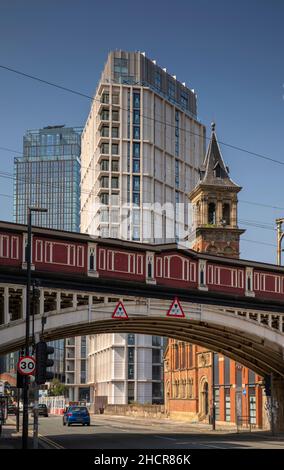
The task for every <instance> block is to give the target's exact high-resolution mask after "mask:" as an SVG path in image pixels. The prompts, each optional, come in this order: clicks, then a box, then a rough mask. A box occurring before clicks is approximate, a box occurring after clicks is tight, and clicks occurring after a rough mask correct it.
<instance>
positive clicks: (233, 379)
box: [165, 339, 268, 428]
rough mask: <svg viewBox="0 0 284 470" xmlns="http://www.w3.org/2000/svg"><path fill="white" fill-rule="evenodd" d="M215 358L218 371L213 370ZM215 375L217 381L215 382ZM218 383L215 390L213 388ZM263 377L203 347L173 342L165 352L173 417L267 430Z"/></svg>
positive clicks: (167, 405) (169, 410) (167, 391)
mask: <svg viewBox="0 0 284 470" xmlns="http://www.w3.org/2000/svg"><path fill="white" fill-rule="evenodd" d="M213 358H214V367H213ZM213 374H214V380H213ZM213 383H214V387H213ZM261 383H262V377H260V376H259V375H257V374H255V373H254V372H253V371H250V370H249V369H248V368H246V367H244V366H242V365H241V364H239V363H237V362H235V361H233V360H230V359H228V358H227V357H224V356H222V355H220V354H215V353H212V352H211V351H208V350H206V349H204V348H202V347H200V346H197V345H194V344H191V343H184V342H181V341H176V340H174V339H170V340H169V342H168V345H167V349H166V351H165V409H166V412H167V414H168V415H169V416H171V417H172V418H176V419H181V420H183V419H186V420H188V421H192V422H196V421H201V422H205V423H209V422H210V417H211V416H212V411H213V393H214V403H215V416H216V422H217V423H219V424H224V423H226V424H236V423H237V421H238V423H239V424H240V425H241V424H243V425H245V426H247V425H248V424H249V423H251V425H252V426H253V427H257V428H262V427H265V428H266V427H267V426H268V423H267V417H266V413H265V410H264V405H265V397H264V396H263V388H262V386H261Z"/></svg>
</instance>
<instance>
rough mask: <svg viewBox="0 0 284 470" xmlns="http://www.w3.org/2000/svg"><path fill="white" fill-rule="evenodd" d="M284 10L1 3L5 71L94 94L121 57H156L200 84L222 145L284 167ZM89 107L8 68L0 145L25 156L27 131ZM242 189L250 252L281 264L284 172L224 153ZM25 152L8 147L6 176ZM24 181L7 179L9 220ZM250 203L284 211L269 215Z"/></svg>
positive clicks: (244, 5)
mask: <svg viewBox="0 0 284 470" xmlns="http://www.w3.org/2000/svg"><path fill="white" fill-rule="evenodd" d="M283 19H284V3H283V2H282V1H281V0H270V1H268V0H267V1H264V0H250V1H249V2H247V1H244V0H240V1H239V2H235V1H232V0H226V1H223V0H216V1H214V2H213V1H210V0H175V2H172V1H169V0H163V1H162V0H156V1H153V0H152V1H149V0H144V1H143V2H137V1H134V0H132V1H129V0H121V1H115V0H110V2H108V3H107V4H106V3H105V2H99V1H96V0H93V1H91V0H80V1H76V0H60V1H58V0H57V1H55V0H49V1H48V2H39V1H36V0H25V1H24V2H23V1H22V0H1V3H0V65H5V66H9V67H12V68H15V69H19V70H21V71H23V72H25V73H28V74H33V75H36V76H38V77H41V78H43V79H45V80H49V81H52V82H55V83H58V84H61V85H63V86H66V87H69V88H73V89H76V90H78V91H82V92H83V93H87V94H91V95H92V94H93V93H94V91H95V88H96V83H97V81H98V79H99V76H100V73H101V70H102V68H103V65H104V63H105V60H106V57H107V54H108V52H109V51H110V50H112V49H126V50H140V51H145V52H146V54H147V56H149V57H150V58H152V59H156V60H157V63H158V64H159V65H160V66H162V67H167V70H168V72H169V73H172V74H174V75H177V78H178V79H179V80H180V81H185V82H186V83H187V85H189V86H190V87H191V88H194V89H195V91H196V92H197V94H198V115H199V118H200V119H201V121H202V122H203V123H204V124H205V125H206V126H208V132H210V128H209V126H210V122H211V121H212V120H215V121H216V131H217V135H218V138H219V140H220V141H223V142H226V143H229V144H232V145H236V146H238V147H242V148H245V149H248V150H251V151H253V152H256V153H260V154H263V155H267V156H269V157H271V158H274V159H277V160H280V161H282V162H283V163H284V155H283V118H284V100H283V95H284V88H283V83H284V59H283V50H282V46H283V44H284V41H283V40H284V28H283ZM89 107H90V102H89V101H88V100H87V99H84V98H81V97H79V96H75V95H71V94H69V93H66V92H63V91H60V90H56V89H55V88H51V87H47V86H45V85H43V84H40V83H36V82H34V81H31V80H29V79H25V78H22V77H19V76H17V75H14V74H12V73H10V72H8V71H5V70H2V69H0V147H8V148H12V149H15V150H19V151H21V150H22V137H23V134H24V133H25V131H26V129H35V128H39V127H43V126H46V125H51V124H66V125H71V126H80V125H83V124H84V121H85V119H86V117H87V115H88V111H89ZM221 149H222V152H223V157H224V159H225V161H226V163H227V164H228V165H229V167H230V171H231V176H232V178H233V179H234V180H235V181H236V182H237V183H239V184H240V185H241V186H242V187H243V190H242V192H241V194H240V197H239V199H240V204H239V218H240V219H241V220H246V221H250V222H251V223H253V224H254V223H255V221H257V222H262V223H265V224H267V229H260V228H256V227H254V226H248V225H244V224H243V223H240V225H241V226H242V227H243V228H246V229H247V232H246V233H245V235H243V238H244V241H242V244H241V256H242V257H243V258H247V259H256V260H261V261H265V262H275V259H276V248H275V246H270V245H262V244H258V243H253V242H248V241H246V240H254V241H258V242H263V243H268V244H271V245H275V241H276V233H275V231H273V228H274V220H275V218H276V217H280V216H283V217H284V201H283V176H284V166H283V165H279V164H274V163H271V162H268V161H265V160H261V159H258V158H254V157H252V156H250V155H248V154H246V153H243V152H240V151H236V150H233V149H230V148H229V147H226V146H221ZM13 157H14V154H13V153H11V152H7V151H4V150H0V172H1V171H2V172H3V171H4V172H8V173H12V172H13ZM12 193H13V182H12V180H11V179H5V178H2V177H0V194H1V195H0V219H2V220H12V210H13V207H12V206H13V203H12V199H11V198H9V197H6V196H3V195H2V194H5V195H10V196H11V195H12ZM245 201H250V202H257V203H263V204H268V205H272V206H279V207H283V210H276V209H272V208H265V207H262V206H257V205H253V204H248V203H247V202H245Z"/></svg>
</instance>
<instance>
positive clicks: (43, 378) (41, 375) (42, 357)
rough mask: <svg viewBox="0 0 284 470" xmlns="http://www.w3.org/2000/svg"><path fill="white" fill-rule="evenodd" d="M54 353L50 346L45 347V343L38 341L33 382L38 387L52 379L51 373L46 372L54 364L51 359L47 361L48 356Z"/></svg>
mask: <svg viewBox="0 0 284 470" xmlns="http://www.w3.org/2000/svg"><path fill="white" fill-rule="evenodd" d="M53 353H54V348H53V347H52V346H47V344H46V342H45V341H40V342H39V343H37V344H36V372H35V382H36V383H37V384H38V385H42V384H45V382H48V381H50V380H52V379H53V377H54V374H53V372H50V371H47V370H46V369H47V367H51V366H53V364H54V361H53V360H52V359H49V357H48V356H49V355H50V354H53Z"/></svg>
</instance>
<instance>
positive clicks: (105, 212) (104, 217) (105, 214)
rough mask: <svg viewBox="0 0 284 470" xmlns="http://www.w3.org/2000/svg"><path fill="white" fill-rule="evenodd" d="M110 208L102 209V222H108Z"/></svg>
mask: <svg viewBox="0 0 284 470" xmlns="http://www.w3.org/2000/svg"><path fill="white" fill-rule="evenodd" d="M108 218H109V217H108V209H104V210H102V211H101V214H100V220H101V222H108Z"/></svg>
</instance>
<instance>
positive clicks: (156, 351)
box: [152, 349, 161, 364]
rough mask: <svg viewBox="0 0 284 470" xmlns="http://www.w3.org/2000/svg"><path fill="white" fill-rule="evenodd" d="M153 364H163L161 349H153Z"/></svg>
mask: <svg viewBox="0 0 284 470" xmlns="http://www.w3.org/2000/svg"><path fill="white" fill-rule="evenodd" d="M152 362H153V363H154V364H155V363H158V364H159V363H161V350H160V349H152Z"/></svg>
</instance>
